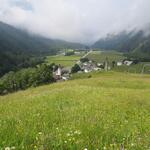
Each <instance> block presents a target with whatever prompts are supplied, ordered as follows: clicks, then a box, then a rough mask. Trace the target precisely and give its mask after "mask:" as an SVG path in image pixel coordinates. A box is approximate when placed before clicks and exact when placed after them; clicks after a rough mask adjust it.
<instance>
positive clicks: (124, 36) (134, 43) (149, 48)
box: [92, 31, 150, 60]
mask: <svg viewBox="0 0 150 150" xmlns="http://www.w3.org/2000/svg"><path fill="white" fill-rule="evenodd" d="M92 47H94V48H101V49H105V50H112V49H113V50H118V51H122V52H124V53H128V55H130V56H133V57H135V58H139V59H142V60H149V59H150V36H149V35H145V33H144V31H138V32H137V31H132V32H126V31H124V32H121V33H119V34H115V35H108V36H107V37H106V38H104V39H100V40H99V41H97V42H96V43H95V44H94V45H93V46H92Z"/></svg>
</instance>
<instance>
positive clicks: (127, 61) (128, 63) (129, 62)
mask: <svg viewBox="0 0 150 150" xmlns="http://www.w3.org/2000/svg"><path fill="white" fill-rule="evenodd" d="M132 63H133V61H129V60H126V61H124V64H125V65H127V66H130V65H132Z"/></svg>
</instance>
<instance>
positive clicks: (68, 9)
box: [0, 0, 150, 43]
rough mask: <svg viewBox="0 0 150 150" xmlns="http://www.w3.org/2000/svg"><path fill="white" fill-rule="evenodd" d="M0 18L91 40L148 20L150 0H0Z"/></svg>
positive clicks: (30, 28) (52, 33) (31, 28)
mask: <svg viewBox="0 0 150 150" xmlns="http://www.w3.org/2000/svg"><path fill="white" fill-rule="evenodd" d="M0 20H1V21H4V22H6V23H9V24H12V25H15V26H18V27H21V28H25V29H27V30H28V31H32V32H33V33H38V34H41V35H44V36H47V37H50V38H57V39H64V40H67V41H73V42H82V43H91V42H94V41H96V40H98V39H99V38H101V37H104V36H106V34H107V33H116V32H119V31H122V30H131V29H133V28H137V29H141V28H143V27H145V26H147V25H149V23H150V0H0Z"/></svg>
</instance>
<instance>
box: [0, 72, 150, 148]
mask: <svg viewBox="0 0 150 150" xmlns="http://www.w3.org/2000/svg"><path fill="white" fill-rule="evenodd" d="M89 75H90V76H89ZM9 148H10V149H17V150H18V149H25V150H34V149H35V150H53V149H54V150H98V149H99V150H120V149H126V150H149V149H150V76H149V75H137V74H125V73H115V72H108V73H98V72H97V73H91V74H86V75H85V74H82V75H81V76H79V75H74V76H73V77H72V80H70V81H67V82H61V83H56V84H51V85H46V86H41V87H38V88H31V89H28V90H26V91H20V92H17V93H14V94H9V95H6V96H3V97H0V149H2V150H3V149H9Z"/></svg>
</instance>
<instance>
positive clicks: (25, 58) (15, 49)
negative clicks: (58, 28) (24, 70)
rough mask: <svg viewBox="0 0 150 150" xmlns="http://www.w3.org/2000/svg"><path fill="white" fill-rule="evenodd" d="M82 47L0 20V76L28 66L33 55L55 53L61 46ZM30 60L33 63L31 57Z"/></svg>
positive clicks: (81, 46)
mask: <svg viewBox="0 0 150 150" xmlns="http://www.w3.org/2000/svg"><path fill="white" fill-rule="evenodd" d="M83 47H84V45H82V44H78V43H71V42H66V41H62V40H53V39H48V38H44V37H41V36H39V35H33V34H32V35H31V34H29V33H28V32H26V31H23V30H20V29H17V28H15V27H13V26H10V25H8V24H6V23H3V22H0V76H1V75H3V74H4V73H6V72H8V71H10V70H15V69H17V68H18V67H19V68H21V67H28V66H30V59H31V58H33V57H36V58H37V57H39V56H44V55H46V54H55V53H56V52H57V51H58V50H59V49H61V48H83ZM31 61H32V63H33V59H32V60H31ZM34 61H35V59H34ZM36 61H37V60H36ZM38 61H39V59H38Z"/></svg>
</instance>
